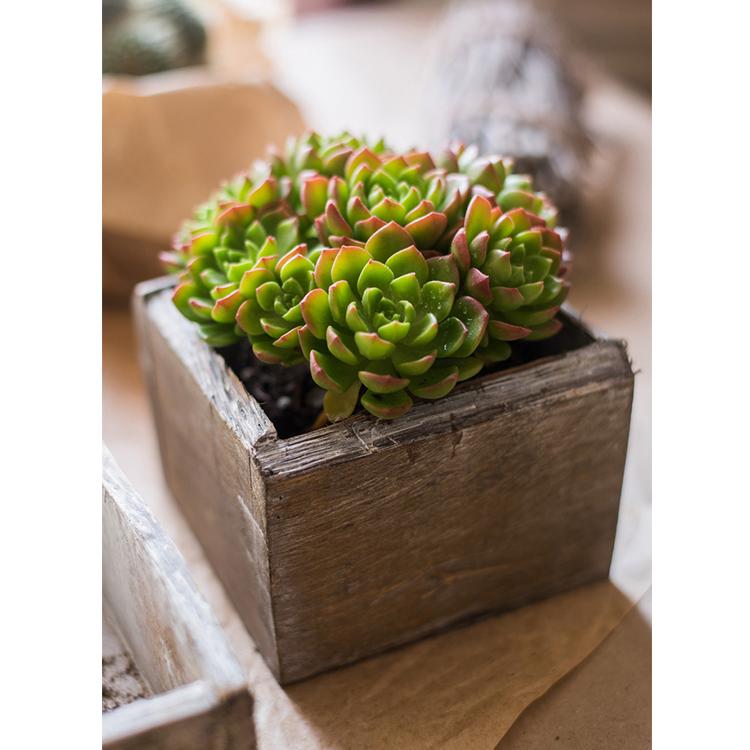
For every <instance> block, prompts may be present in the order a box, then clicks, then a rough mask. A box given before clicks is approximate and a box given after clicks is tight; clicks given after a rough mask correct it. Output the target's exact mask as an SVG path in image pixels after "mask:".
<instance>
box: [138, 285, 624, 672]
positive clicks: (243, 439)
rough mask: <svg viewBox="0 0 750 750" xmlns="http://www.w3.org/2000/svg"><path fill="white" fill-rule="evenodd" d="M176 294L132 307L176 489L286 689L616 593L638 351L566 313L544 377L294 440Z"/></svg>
mask: <svg viewBox="0 0 750 750" xmlns="http://www.w3.org/2000/svg"><path fill="white" fill-rule="evenodd" d="M170 284H171V282H170V281H169V280H163V279H162V280H159V279H157V280H155V281H153V282H147V283H145V284H141V285H140V286H139V287H138V288H137V289H136V292H135V298H134V305H135V310H136V313H137V315H136V317H137V325H138V329H139V340H140V346H141V357H142V364H143V368H144V370H145V374H146V378H147V381H148V386H149V390H150V394H151V398H152V402H153V408H154V413H155V418H156V424H157V429H158V433H159V442H160V449H161V456H162V461H163V466H164V472H165V475H166V478H167V481H168V483H169V486H170V487H171V489H172V491H173V493H174V495H175V497H176V499H177V500H178V502H179V504H180V505H181V507H182V509H183V511H184V513H185V515H186V517H187V519H188V520H189V522H190V524H191V525H192V527H193V529H194V531H195V533H196V535H197V536H198V538H199V539H200V540H201V543H202V544H203V547H204V549H205V551H206V554H207V556H208V557H209V559H210V561H211V563H212V565H213V566H214V568H215V569H216V572H217V573H218V575H219V576H220V578H221V580H222V581H223V583H224V586H225V587H226V590H227V592H228V593H229V596H230V597H231V599H232V600H233V602H234V605H235V606H236V608H237V610H238V612H239V613H240V615H241V617H242V618H243V620H244V622H245V624H246V626H247V628H248V630H249V631H250V633H251V634H252V636H253V637H254V639H255V641H256V643H257V645H258V648H259V649H260V651H261V652H262V653H263V655H264V656H265V658H266V660H267V661H268V664H269V665H270V667H271V669H272V670H273V671H274V673H275V674H276V676H277V677H278V679H279V680H280V681H281V682H282V683H288V682H292V681H295V680H299V679H302V678H304V677H307V676H309V675H312V674H315V673H317V672H321V671H323V670H326V669H329V668H331V667H335V666H338V665H342V664H346V663H348V662H352V661H355V660H357V659H360V658H362V657H365V656H369V655H371V654H375V653H377V652H379V651H382V650H384V649H387V648H389V647H392V646H396V645H398V644H402V643H406V642H408V641H411V640H414V639H416V638H419V637H421V636H424V635H427V634H429V633H433V632H435V631H437V630H440V629H442V628H445V627H448V626H449V625H452V624H454V623H458V622H460V621H462V620H466V619H468V618H472V617H475V616H478V615H482V614H485V613H488V612H493V611H500V610H504V609H509V608H512V607H518V606H520V605H522V604H525V603H527V602H530V601H532V600H535V599H539V598H541V597H546V596H550V595H552V594H556V593H558V592H561V591H564V590H566V589H570V588H572V587H574V586H578V585H581V584H584V583H587V582H590V581H593V580H596V579H600V578H605V577H606V576H607V575H608V571H609V565H610V560H611V555H612V548H613V543H614V537H615V529H616V526H617V516H618V509H619V498H620V488H621V483H622V474H623V467H624V462H625V454H626V449H627V441H628V430H629V422H630V408H631V400H632V394H633V373H632V370H631V367H630V363H629V361H628V357H627V354H626V350H625V346H624V344H623V343H622V342H618V341H610V340H602V339H598V338H595V337H594V336H593V335H592V334H590V333H589V332H588V331H586V330H585V329H584V328H583V327H582V326H580V325H579V324H578V323H576V322H575V320H574V319H573V318H572V317H571V316H570V315H568V316H567V317H566V321H565V331H564V334H563V333H561V334H559V335H558V336H557V337H555V339H552V340H550V341H551V342H556V343H550V342H545V344H546V345H547V346H546V348H544V347H543V346H542V344H539V351H540V352H541V353H542V354H543V355H544V356H541V358H539V359H537V360H536V361H533V362H530V363H528V364H526V365H523V366H521V367H515V368H511V369H505V370H502V371H499V372H496V373H491V374H488V375H486V376H484V377H480V378H477V379H474V380H471V381H468V382H466V383H463V384H460V385H459V386H458V387H457V388H456V389H455V390H454V391H453V393H451V394H450V395H449V396H448V397H446V398H444V399H442V400H440V401H436V402H431V403H420V404H418V405H415V407H414V408H413V409H412V410H411V411H410V412H409V413H407V414H406V415H405V416H404V417H402V418H400V419H397V420H394V421H391V422H382V421H378V420H375V419H374V418H372V417H370V416H369V415H364V414H356V415H354V416H353V417H351V418H349V419H348V420H345V421H344V422H341V423H338V424H336V425H332V426H328V427H325V428H323V429H319V430H316V431H314V432H308V433H305V434H301V435H297V436H294V437H290V438H287V439H283V440H282V439H279V438H278V436H277V434H276V430H275V428H274V426H273V425H272V424H271V422H270V421H269V419H268V418H267V417H266V415H265V413H264V412H263V410H262V408H261V407H260V406H259V404H258V403H257V402H256V401H255V399H254V398H252V397H251V396H250V395H249V394H248V392H247V391H246V389H245V388H244V386H243V385H242V384H241V383H240V381H239V380H238V379H237V378H236V377H235V375H234V373H232V372H231V371H230V370H229V369H228V368H227V366H226V364H225V362H224V360H223V358H222V357H221V355H220V354H218V353H217V352H214V351H212V350H211V349H210V348H209V347H207V346H206V345H205V344H203V343H202V342H201V341H200V339H199V338H198V336H197V335H196V333H195V332H194V330H193V327H192V325H191V324H190V323H188V322H187V321H186V320H184V319H183V318H182V317H181V316H180V315H179V314H178V312H177V311H176V310H175V309H174V307H173V305H172V302H171V300H170V290H169V289H168V287H169V286H170Z"/></svg>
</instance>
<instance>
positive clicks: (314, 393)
mask: <svg viewBox="0 0 750 750" xmlns="http://www.w3.org/2000/svg"><path fill="white" fill-rule="evenodd" d="M219 353H220V354H221V355H222V356H223V357H224V360H225V361H226V363H227V365H228V366H229V368H230V369H231V370H232V372H234V374H235V375H236V376H237V377H238V378H239V379H240V380H241V381H242V384H243V385H244V386H245V388H246V389H247V391H248V393H249V394H250V395H251V396H253V398H254V399H255V400H256V401H257V402H258V403H259V404H260V405H261V406H262V407H263V411H264V412H265V413H266V415H267V416H268V418H269V419H270V420H271V422H273V425H274V427H275V428H276V432H277V433H278V435H279V437H280V438H288V437H292V436H293V435H301V434H302V433H303V432H307V431H308V430H309V429H310V428H311V427H312V426H313V424H315V420H316V419H317V418H318V416H319V415H320V413H321V411H322V410H323V396H324V393H323V391H322V390H321V389H320V388H318V386H317V385H315V383H314V382H313V379H312V378H311V377H310V368H309V367H308V366H307V365H306V364H301V365H292V366H291V367H283V366H280V365H268V364H266V363H265V362H261V361H260V360H259V359H257V358H256V357H255V355H254V354H253V350H252V349H251V348H250V342H249V341H247V340H245V341H241V342H240V343H239V344H234V345H233V346H228V347H226V348H224V349H219Z"/></svg>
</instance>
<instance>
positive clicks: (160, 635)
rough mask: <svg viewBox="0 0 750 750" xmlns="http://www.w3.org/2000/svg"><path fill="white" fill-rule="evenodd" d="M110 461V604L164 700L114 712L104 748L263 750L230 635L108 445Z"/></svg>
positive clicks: (105, 580)
mask: <svg viewBox="0 0 750 750" xmlns="http://www.w3.org/2000/svg"><path fill="white" fill-rule="evenodd" d="M102 462H103V471H102V558H103V566H102V588H103V592H102V593H103V598H104V600H105V602H106V606H107V611H108V615H109V616H111V618H112V620H113V621H114V625H115V626H116V628H117V631H118V634H119V635H120V636H121V637H122V640H123V641H124V644H125V645H126V646H127V648H128V650H129V652H130V653H131V654H132V656H133V660H134V662H135V666H136V667H137V669H138V671H139V673H140V674H141V675H142V676H143V678H144V679H145V681H146V682H147V683H148V687H149V688H150V689H151V690H152V691H153V693H155V694H156V695H155V696H154V697H153V698H146V699H142V700H138V701H135V702H133V703H129V704H128V705H125V706H120V707H119V708H116V709H113V710H112V711H111V712H109V713H107V714H106V716H104V717H103V738H104V743H103V744H104V746H105V747H106V748H107V749H108V750H110V749H111V748H112V749H114V748H118V750H120V749H124V748H130V747H133V748H135V747H142V748H151V747H153V748H157V747H159V748H161V747H164V748H167V747H169V748H175V749H182V748H185V750H192V749H193V748H195V749H196V750H197V748H217V750H218V748H237V749H239V748H243V749H245V748H253V747H254V746H255V744H254V731H253V722H252V705H253V704H252V699H251V697H250V694H249V693H248V691H247V686H246V681H245V676H244V673H243V671H242V669H241V667H240V666H239V663H238V662H237V660H236V659H235V657H234V655H233V654H232V652H231V650H230V648H229V645H228V643H227V641H226V638H225V637H224V634H223V632H222V631H221V628H220V627H219V625H218V623H217V622H216V620H215V618H214V617H213V615H212V613H211V611H210V609H209V607H208V604H207V603H206V602H205V600H204V599H203V598H202V597H201V596H200V594H198V592H197V590H196V589H195V586H194V584H193V582H192V580H191V578H190V575H189V573H188V571H187V567H186V565H185V562H184V560H183V559H182V557H181V556H180V554H179V553H178V552H177V550H176V549H175V547H174V545H173V544H172V543H171V541H170V540H169V539H168V538H167V537H166V535H165V534H164V532H163V531H162V530H161V528H160V527H159V525H158V524H157V523H156V521H155V519H154V518H153V516H152V515H151V513H150V512H149V511H148V510H147V509H146V507H145V506H144V505H143V503H142V502H141V501H140V499H139V498H138V496H137V495H136V493H135V492H134V490H133V488H132V487H131V486H130V484H129V483H128V482H127V480H126V479H125V477H124V476H123V475H122V473H121V471H120V470H119V468H118V467H117V465H116V464H115V462H114V460H113V459H112V456H111V455H110V454H109V452H108V451H107V449H106V448H105V449H104V453H103V458H102ZM227 716H229V717H231V719H232V721H233V722H234V724H235V725H234V726H229V724H228V723H226V722H225V719H226V717H227ZM225 724H226V725H225ZM188 730H189V731H188ZM232 737H234V738H235V739H234V740H232V742H231V743H229V738H232ZM228 743H229V744H228Z"/></svg>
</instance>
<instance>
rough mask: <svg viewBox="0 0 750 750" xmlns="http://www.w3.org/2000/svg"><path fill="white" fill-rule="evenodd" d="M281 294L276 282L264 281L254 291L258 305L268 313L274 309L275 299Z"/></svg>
mask: <svg viewBox="0 0 750 750" xmlns="http://www.w3.org/2000/svg"><path fill="white" fill-rule="evenodd" d="M280 294H281V286H279V284H278V282H276V281H266V282H265V283H264V284H261V285H260V286H259V287H258V288H257V289H256V290H255V298H256V299H257V300H258V304H259V305H260V306H261V307H262V308H263V309H264V310H267V311H268V312H271V311H272V310H273V308H274V302H275V301H276V298H277V297H278V296H279V295H280Z"/></svg>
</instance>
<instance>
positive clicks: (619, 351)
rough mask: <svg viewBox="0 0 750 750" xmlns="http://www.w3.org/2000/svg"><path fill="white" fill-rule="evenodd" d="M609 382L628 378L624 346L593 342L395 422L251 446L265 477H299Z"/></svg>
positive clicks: (362, 423)
mask: <svg viewBox="0 0 750 750" xmlns="http://www.w3.org/2000/svg"><path fill="white" fill-rule="evenodd" d="M612 377H620V378H623V379H626V380H627V379H631V378H632V372H631V369H630V364H629V362H628V358H627V352H626V350H625V346H624V344H622V343H621V342H618V341H596V342H595V343H592V344H590V345H589V346H586V347H584V348H582V349H577V350H575V351H572V352H569V353H567V354H564V355H560V356H556V357H550V358H548V359H544V360H539V361H536V362H532V363H530V364H527V365H524V366H522V367H515V368H513V369H509V370H505V371H501V372H498V373H492V374H489V375H485V376H484V377H479V378H474V379H472V380H469V381H467V382H465V383H461V384H459V386H458V387H457V388H456V389H455V390H454V391H453V392H452V393H451V394H450V396H448V397H446V398H445V399H441V400H439V401H432V402H430V401H422V402H420V403H417V404H416V405H415V406H414V407H413V408H412V409H410V410H409V412H407V413H406V414H405V415H404V416H403V417H402V418H400V419H395V420H392V421H383V420H376V419H373V418H372V417H370V416H369V415H366V414H358V415H356V416H354V417H351V418H349V419H347V420H345V421H344V422H341V423H338V424H335V425H331V426H329V427H325V428H323V429H320V430H316V431H314V432H308V433H305V434H303V435H297V436H295V437H292V438H288V439H286V440H274V441H267V442H264V443H262V444H260V445H259V446H258V448H257V455H258V461H259V464H260V467H261V470H262V471H263V473H264V475H266V476H271V475H278V476H283V477H291V476H295V475H298V474H304V473H306V472H309V471H312V470H314V469H317V468H320V467H323V466H326V465H328V466H330V465H334V464H337V463H339V462H342V461H350V460H352V459H354V458H359V457H362V456H366V455H369V454H370V453H373V452H375V451H377V450H380V449H382V448H388V447H390V446H393V445H402V444H406V443H411V442H414V441H417V440H423V439H431V438H432V437H433V436H435V435H438V434H441V433H445V432H451V433H455V432H457V431H460V430H461V429H463V428H464V427H467V426H469V425H473V424H477V423H480V422H489V421H492V420H494V419H498V418H501V419H511V418H512V417H511V416H510V415H511V413H512V412H514V411H515V410H518V409H522V408H525V407H526V406H528V405H529V404H531V403H533V402H536V401H539V400H544V399H547V400H549V397H550V396H551V395H552V394H555V393H560V392H566V391H569V390H571V389H575V388H579V387H583V386H586V385H587V384H591V383H597V382H599V381H602V380H603V379H607V378H612Z"/></svg>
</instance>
